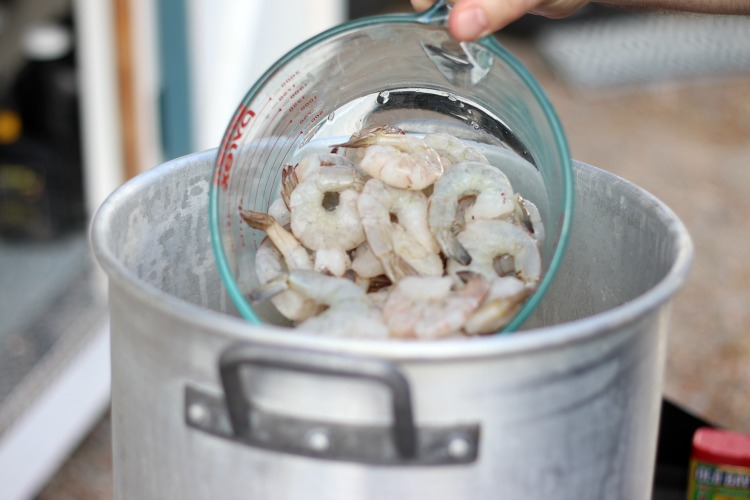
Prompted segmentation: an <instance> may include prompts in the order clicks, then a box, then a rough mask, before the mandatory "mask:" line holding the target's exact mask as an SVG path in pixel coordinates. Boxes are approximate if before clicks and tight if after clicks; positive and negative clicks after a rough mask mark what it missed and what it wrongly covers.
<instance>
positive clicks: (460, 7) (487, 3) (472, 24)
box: [448, 0, 541, 42]
mask: <svg viewBox="0 0 750 500" xmlns="http://www.w3.org/2000/svg"><path fill="white" fill-rule="evenodd" d="M540 2H541V0H458V1H457V2H456V4H455V5H454V7H453V10H452V11H451V13H450V16H449V18H448V29H449V30H450V32H451V35H452V36H453V37H454V38H455V39H456V40H459V41H461V42H468V41H472V40H476V39H477V38H481V37H483V36H486V35H489V34H490V33H493V32H495V31H497V30H499V29H500V28H503V27H505V26H507V25H508V24H510V23H511V22H513V21H515V20H516V19H518V18H519V17H521V16H523V15H524V14H526V13H527V12H529V11H531V10H533V9H534V8H535V7H536V6H537V5H538V4H539V3H540Z"/></svg>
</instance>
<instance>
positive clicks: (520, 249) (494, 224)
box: [447, 219, 542, 286]
mask: <svg viewBox="0 0 750 500" xmlns="http://www.w3.org/2000/svg"><path fill="white" fill-rule="evenodd" d="M458 241H459V242H460V243H461V245H462V246H463V247H464V248H465V249H466V250H467V251H468V252H469V254H471V256H472V260H471V263H469V264H467V265H461V264H459V263H457V262H450V261H449V262H448V266H447V268H448V273H449V274H451V275H455V274H456V273H457V272H459V271H465V270H467V271H472V272H475V273H479V274H481V275H482V276H484V277H485V278H487V279H488V280H490V281H492V280H494V279H495V278H497V277H498V276H514V277H516V278H518V279H519V280H521V281H523V282H524V283H525V284H528V285H532V286H535V285H536V283H537V282H538V281H539V278H540V276H541V273H542V260H541V256H540V255H539V248H538V247H537V245H536V241H535V240H534V238H532V237H531V235H530V234H529V233H527V232H526V231H525V230H524V229H522V228H520V227H518V226H517V225H515V224H513V223H512V222H509V221H507V220H498V219H495V220H476V221H473V222H470V223H469V224H467V226H466V228H465V229H464V230H463V231H462V232H461V233H459V234H458Z"/></svg>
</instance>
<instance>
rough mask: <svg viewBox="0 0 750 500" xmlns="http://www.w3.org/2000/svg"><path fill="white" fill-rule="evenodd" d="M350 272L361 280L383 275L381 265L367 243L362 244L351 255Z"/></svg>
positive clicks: (383, 270)
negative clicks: (361, 278)
mask: <svg viewBox="0 0 750 500" xmlns="http://www.w3.org/2000/svg"><path fill="white" fill-rule="evenodd" d="M352 270H353V271H354V272H355V273H357V276H361V277H363V278H374V277H375V276H380V275H381V274H385V269H384V268H383V264H381V263H380V260H379V259H378V258H377V256H376V255H375V253H374V252H373V251H372V249H371V248H370V245H368V244H367V242H364V243H362V244H361V245H359V246H358V247H357V248H355V249H354V252H353V253H352Z"/></svg>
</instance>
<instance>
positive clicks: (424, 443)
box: [184, 342, 480, 466]
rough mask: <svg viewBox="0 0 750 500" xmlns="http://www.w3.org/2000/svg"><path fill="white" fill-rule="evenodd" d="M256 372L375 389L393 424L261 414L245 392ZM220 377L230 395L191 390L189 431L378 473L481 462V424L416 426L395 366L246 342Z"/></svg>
mask: <svg viewBox="0 0 750 500" xmlns="http://www.w3.org/2000/svg"><path fill="white" fill-rule="evenodd" d="M250 366H254V367H263V368H272V369H277V370H286V371H293V372H300V373H311V374H320V375H326V376H332V377H343V378H356V379H364V380H369V381H373V382H376V383H378V384H381V385H382V386H384V387H385V388H386V389H387V390H388V392H389V393H390V395H391V407H390V411H391V414H392V418H391V422H389V423H388V424H387V425H381V424H369V425H363V424H350V423H340V422H332V421H320V420H312V419H307V418H300V417H298V416H293V415H284V414H279V413H277V412H271V411H269V410H266V409H264V408H262V407H260V406H255V405H254V404H253V401H252V400H251V398H250V396H249V395H247V391H244V390H243V379H244V377H243V373H242V369H243V367H250ZM219 375H220V377H221V383H222V386H223V389H224V391H223V392H224V394H223V395H215V394H214V393H213V392H212V391H206V390H205V389H203V388H198V387H195V386H192V385H187V386H186V387H185V406H184V418H185V423H186V424H187V425H188V426H189V427H191V428H193V429H196V430H199V431H202V432H206V433H209V434H212V435H214V436H218V437H221V438H223V439H227V440H229V441H231V442H233V443H237V444H241V445H244V446H250V447H254V448H262V449H266V450H272V451H275V452H282V453H290V454H294V455H302V456H309V457H315V458H319V459H327V460H339V461H347V462H357V463H366V464H377V465H399V466H400V465H422V466H424V465H459V464H467V463H471V462H474V461H476V460H477V457H478V453H479V431H480V427H479V424H476V423H466V422H463V423H454V424H451V425H420V426H417V425H416V424H415V422H414V413H413V410H412V398H411V389H410V386H409V381H408V380H407V378H406V376H405V375H404V374H403V372H402V371H401V370H400V369H399V367H398V365H397V364H396V363H393V362H391V361H386V360H381V359H372V358H362V357H358V356H350V355H347V354H341V353H339V354H332V353H322V352H318V351H308V350H303V349H297V348H290V347H273V346H267V345H259V344H255V343H251V342H244V343H241V344H236V345H232V346H230V347H229V348H227V349H226V350H225V351H224V352H223V353H222V355H221V356H220V358H219Z"/></svg>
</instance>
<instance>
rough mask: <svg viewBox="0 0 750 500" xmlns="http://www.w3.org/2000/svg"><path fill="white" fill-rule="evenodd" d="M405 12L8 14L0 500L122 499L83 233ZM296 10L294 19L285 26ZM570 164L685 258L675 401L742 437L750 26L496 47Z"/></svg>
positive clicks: (508, 37) (547, 25) (654, 23)
mask: <svg viewBox="0 0 750 500" xmlns="http://www.w3.org/2000/svg"><path fill="white" fill-rule="evenodd" d="M410 11H411V6H410V4H409V3H408V0H387V1H386V0H383V1H373V0H307V1H294V0H275V1H274V2H267V1H261V0H159V1H157V2H153V1H149V0H109V1H106V0H0V485H2V487H0V489H1V491H0V497H2V498H3V499H5V498H8V499H15V498H39V499H44V500H53V499H56V500H57V499H59V500H63V499H88V498H95V499H107V498H112V496H113V495H112V487H111V481H112V462H111V446H110V422H109V418H108V411H107V408H108V403H109V341H108V327H109V325H108V316H107V309H106V293H105V290H106V280H105V279H104V277H103V276H102V275H101V272H100V271H99V270H98V269H97V267H96V265H95V264H94V263H93V262H92V259H91V255H90V250H89V247H88V241H87V228H88V224H89V220H90V217H91V215H92V214H93V213H94V211H95V210H96V208H97V207H98V206H99V204H100V203H101V202H102V201H103V200H104V198H105V197H106V196H107V195H108V194H109V193H110V192H111V191H112V190H113V189H115V188H116V187H117V186H119V185H120V184H121V183H122V182H124V181H125V180H126V179H128V178H130V177H132V176H134V175H137V174H138V173H139V172H141V171H143V170H146V169H148V168H151V167H153V166H155V165H158V164H160V163H162V162H163V161H165V160H168V159H171V158H175V157H178V156H181V155H184V154H188V153H191V152H194V151H199V150H205V149H210V148H214V147H217V146H218V145H219V142H220V140H221V137H222V135H223V133H224V130H225V128H226V126H227V124H228V122H229V119H230V118H231V115H232V114H233V112H234V110H235V107H236V106H237V105H238V103H239V102H240V100H241V99H242V97H243V95H244V94H245V92H246V91H247V89H248V88H249V87H250V86H251V84H252V83H253V82H254V81H255V79H256V78H257V77H258V76H260V74H261V73H262V72H263V71H264V70H265V69H266V68H267V67H268V66H269V65H270V64H272V63H273V62H274V61H275V60H276V59H277V58H278V57H280V56H281V55H283V54H284V53H285V52H286V51H288V50H289V49H291V48H292V47H294V46H295V45H296V44H298V43H299V42H301V41H303V40H305V39H307V38H309V37H310V36H312V35H314V34H317V33H319V32H320V31H322V30H324V29H326V28H328V27H331V26H333V25H335V24H338V23H340V22H343V21H345V20H347V19H350V18H357V17H362V16H366V15H375V14H382V13H386V12H410ZM290 12H293V13H294V14H292V15H289V13H290ZM498 37H499V39H500V41H501V42H502V43H503V44H504V45H506V47H507V48H508V49H509V50H510V51H511V52H512V53H514V54H515V55H516V56H517V57H518V58H519V59H520V60H521V61H522V62H523V63H524V64H525V65H526V66H527V67H528V68H529V69H530V70H531V72H532V74H533V75H534V76H535V77H536V78H537V79H538V80H539V81H540V82H541V84H542V87H543V88H544V90H545V91H546V92H547V94H548V96H549V98H550V100H551V101H552V104H553V106H554V107H555V108H556V110H557V113H558V115H559V117H560V119H561V121H562V123H563V126H564V128H565V131H566V133H567V136H568V140H569V142H570V146H571V150H572V155H573V157H574V159H576V160H579V161H583V162H586V163H590V164H592V165H595V166H598V167H600V168H603V169H606V170H609V171H611V172H613V173H615V174H617V175H619V176H621V177H624V178H625V179H627V180H629V181H631V182H634V183H635V184H637V185H639V186H641V187H643V188H645V189H646V190H648V191H650V192H651V193H653V194H654V195H656V196H657V197H658V198H660V199H661V200H662V201H664V202H665V203H666V204H667V205H669V206H670V207H671V208H672V209H673V210H674V211H675V212H676V213H677V215H678V216H679V217H680V218H681V219H682V220H683V221H684V223H685V224H686V225H687V227H688V230H689V231H690V233H691V235H692V237H693V239H694V244H695V247H696V258H695V263H694V267H693V271H692V274H691V276H690V278H689V280H688V282H687V284H686V285H685V287H684V288H683V290H682V292H681V293H680V294H679V295H678V297H677V298H676V299H675V301H674V304H673V308H672V311H673V313H672V324H671V329H670V338H669V344H668V355H667V356H668V357H667V368H666V374H665V384H664V394H665V398H667V399H669V400H670V401H672V402H674V403H675V404H677V405H679V406H680V407H682V408H684V409H686V410H688V411H689V412H691V413H693V414H695V415H697V416H699V417H700V418H703V419H706V420H708V421H710V422H712V423H714V424H716V425H720V426H723V427H727V428H730V429H733V430H737V431H741V432H750V396H748V387H750V331H748V326H747V325H750V307H748V306H749V305H750V263H749V262H748V257H747V256H748V255H750V231H748V224H747V221H746V217H747V216H746V214H748V213H750V196H748V193H750V19H748V18H747V17H728V16H703V15H685V14H670V13H638V12H629V11H621V10H614V9H609V8H605V7H600V6H593V5H592V6H588V7H585V8H584V9H582V10H581V11H579V12H578V13H576V14H575V15H573V16H571V17H569V18H567V19H564V20H556V21H551V20H546V19H542V18H539V17H535V16H527V17H524V18H522V19H521V20H519V21H518V22H516V23H514V24H513V25H511V26H509V27H508V28H507V29H505V30H503V31H502V32H501V33H500V34H498Z"/></svg>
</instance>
